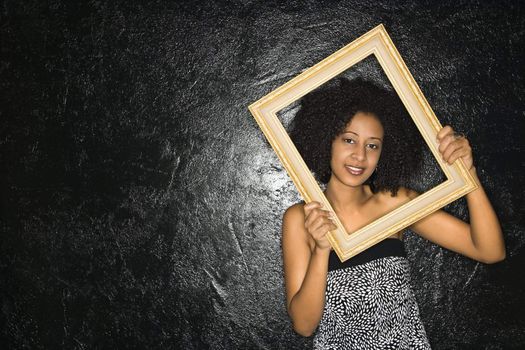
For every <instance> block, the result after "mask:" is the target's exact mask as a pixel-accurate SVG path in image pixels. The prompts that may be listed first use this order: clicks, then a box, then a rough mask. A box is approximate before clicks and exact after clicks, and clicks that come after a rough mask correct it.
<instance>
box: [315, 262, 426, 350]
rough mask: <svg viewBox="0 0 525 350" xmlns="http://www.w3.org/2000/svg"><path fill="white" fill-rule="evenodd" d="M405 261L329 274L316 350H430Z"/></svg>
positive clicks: (344, 269) (368, 264)
mask: <svg viewBox="0 0 525 350" xmlns="http://www.w3.org/2000/svg"><path fill="white" fill-rule="evenodd" d="M409 269H410V267H409V263H408V260H407V259H406V258H405V257H403V256H386V257H381V258H378V259H374V260H372V261H369V262H366V263H364V264H359V265H355V266H350V267H345V268H341V269H337V270H333V271H329V272H328V281H327V287H326V297H325V298H326V301H325V309H324V313H323V317H322V319H321V322H320V324H319V327H318V329H317V333H316V335H315V337H314V349H359V350H368V349H370V350H372V349H373V350H378V349H430V344H429V342H428V339H427V336H426V333H425V329H424V327H423V324H422V323H421V319H420V317H419V309H418V306H417V302H416V299H415V296H414V293H413V291H412V288H411V287H410V270H409Z"/></svg>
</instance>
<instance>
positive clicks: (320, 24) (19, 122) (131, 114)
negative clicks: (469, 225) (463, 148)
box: [0, 0, 525, 349]
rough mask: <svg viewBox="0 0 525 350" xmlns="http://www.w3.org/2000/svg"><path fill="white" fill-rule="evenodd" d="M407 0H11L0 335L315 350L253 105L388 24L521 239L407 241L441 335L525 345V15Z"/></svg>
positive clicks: (13, 340) (287, 193) (4, 97)
mask: <svg viewBox="0 0 525 350" xmlns="http://www.w3.org/2000/svg"><path fill="white" fill-rule="evenodd" d="M395 3H397V4H394V2H391V1H380V2H375V1H369V2H363V1H324V2H314V1H304V2H299V1H283V2H273V1H272V2H270V1H263V0H261V1H224V2H214V1H209V2H208V1H206V2H205V1H203V2H202V3H197V2H196V3H193V4H191V3H189V2H184V1H180V2H179V3H172V2H169V1H154V2H150V3H149V4H148V5H137V4H131V3H130V2H128V1H111V2H110V1H83V2H76V3H75V2H72V1H66V0H54V1H43V0H32V1H31V0H26V1H14V0H12V1H4V2H2V4H1V7H0V13H1V18H0V35H1V38H0V41H1V55H0V99H1V100H0V101H1V104H0V107H1V108H0V113H1V114H0V119H1V124H0V125H1V129H0V130H1V131H0V157H1V158H0V161H1V193H0V196H1V226H0V227H1V245H0V254H1V257H0V269H1V277H0V278H1V279H0V292H1V303H2V304H1V311H0V322H1V323H0V324H1V343H0V347H2V348H16V349H19V348H31V349H39V348H49V349H58V348H66V349H75V348H76V349H87V348H167V349H170V348H171V349H178V348H185V349H206V348H213V349H220V348H260V349H273V348H282V349H294V348H295V349H299V348H309V347H310V340H309V339H302V338H301V337H299V336H297V335H294V333H293V332H292V330H291V327H290V324H289V321H288V319H287V316H286V312H285V306H284V300H285V298H284V290H283V279H282V270H281V268H282V266H281V252H280V218H281V216H282V214H283V212H284V210H285V209H286V207H287V206H288V205H290V204H292V203H293V202H295V201H298V200H299V197H298V194H297V192H296V190H295V188H294V187H293V184H292V183H291V181H290V179H289V178H288V176H287V175H286V173H285V172H284V170H283V168H282V167H281V165H280V164H279V162H278V159H277V157H276V156H275V155H274V153H273V151H272V150H271V149H270V148H269V146H268V145H267V143H266V141H265V140H264V137H263V136H262V133H261V131H260V130H259V129H258V127H257V125H256V123H255V121H254V120H253V118H252V117H251V115H250V114H249V112H248V110H247V106H248V105H249V104H250V103H251V102H253V101H255V100H257V99H258V98H260V97H262V96H264V95H265V94H266V93H268V92H270V91H271V90H273V89H274V88H276V87H278V86H280V85H281V84H283V83H284V82H286V81H288V80H289V79H291V78H293V77H294V76H296V75H297V74H299V73H300V72H301V71H303V70H304V69H306V68H308V67H310V66H311V65H313V64H315V63H316V62H318V61H319V60H321V59H322V58H324V57H326V56H327V55H329V54H331V53H332V52H334V51H335V50H337V49H339V48H340V47H342V46H344V45H345V44H347V43H349V42H350V41H352V40H353V39H355V38H357V37H358V36H360V35H361V34H363V33H365V32H366V31H368V30H369V29H371V28H373V27H374V26H376V25H377V24H379V23H383V24H384V25H385V26H386V28H387V30H388V31H389V33H390V35H391V37H392V39H393V41H394V43H395V44H396V46H397V48H398V50H399V51H400V53H401V55H402V56H403V58H404V59H405V61H406V63H407V65H408V67H409V69H410V70H411V71H412V73H413V75H414V76H415V79H416V81H417V82H418V83H419V84H420V87H421V89H422V91H423V93H424V94H425V95H426V97H427V98H428V100H429V102H430V104H431V106H432V107H433V108H434V110H435V111H436V113H437V115H438V117H439V118H440V120H441V121H442V122H443V123H450V124H452V125H453V126H454V127H455V128H456V129H458V130H460V131H464V132H465V133H466V134H467V136H468V137H469V139H470V140H471V143H472V144H473V145H474V150H475V157H476V162H477V165H478V168H479V169H481V170H482V174H481V179H482V181H483V182H484V183H485V185H486V188H487V191H488V193H489V195H490V197H491V198H492V200H493V203H494V205H495V207H496V209H497V211H498V213H499V216H500V218H501V221H502V225H503V229H504V234H505V238H506V242H507V248H508V258H507V260H506V261H505V262H503V263H500V264H497V265H491V266H485V265H483V264H479V263H476V262H474V261H471V260H469V259H467V258H464V257H461V256H458V255H456V254H454V253H451V252H448V251H445V250H443V249H441V248H439V247H436V246H434V245H432V244H430V243H428V242H426V241H424V240H422V239H420V238H418V237H416V236H414V235H408V237H407V243H406V245H407V249H408V250H409V257H410V259H411V261H412V272H413V286H414V289H415V291H416V294H417V297H418V300H419V303H420V309H421V314H422V317H423V320H424V323H425V326H426V329H427V332H428V335H429V337H430V339H431V342H432V344H433V347H434V348H435V349H453V348H457V349H464V348H469V347H471V348H476V349H483V348H486V349H500V348H520V347H523V346H525V331H524V329H525V321H524V317H523V315H524V314H525V301H524V299H523V295H524V292H525V290H524V287H523V285H522V284H521V281H522V277H523V269H524V268H525V261H524V260H525V251H524V245H525V237H524V228H525V222H524V217H525V215H524V214H525V213H524V210H523V188H524V187H523V186H524V177H523V171H524V160H523V151H524V147H523V146H524V141H523V140H524V136H525V135H524V130H525V125H524V124H525V123H524V105H525V104H524V97H523V91H524V89H523V64H524V62H523V48H524V34H523V33H524V30H525V23H524V18H525V16H524V6H523V4H522V3H520V2H519V1H493V2H485V1H480V2H469V3H467V2H463V1H453V2H447V3H441V4H440V5H436V4H435V3H434V2H432V1H426V2H395ZM436 3H437V2H436ZM448 210H449V211H451V212H453V213H455V214H456V215H458V216H460V217H465V203H464V201H461V200H460V201H458V202H456V203H454V204H452V205H450V206H449V207H448Z"/></svg>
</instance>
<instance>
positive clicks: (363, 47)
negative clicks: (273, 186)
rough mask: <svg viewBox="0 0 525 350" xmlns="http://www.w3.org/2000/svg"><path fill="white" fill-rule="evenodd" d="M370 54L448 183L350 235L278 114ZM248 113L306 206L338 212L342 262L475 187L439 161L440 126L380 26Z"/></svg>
mask: <svg viewBox="0 0 525 350" xmlns="http://www.w3.org/2000/svg"><path fill="white" fill-rule="evenodd" d="M370 55H374V56H375V58H376V59H377V61H378V62H379V64H380V65H381V68H382V69H383V71H384V72H385V74H386V76H387V77H388V79H389V81H390V83H391V84H392V86H393V87H394V89H395V91H396V93H397V94H398V96H399V98H400V99H401V101H402V102H403V104H404V106H405V107H406V109H407V111H408V113H409V114H410V116H411V117H412V119H413V121H414V123H415V124H416V126H417V128H418V130H419V132H420V133H421V135H422V136H423V138H424V140H425V142H426V144H427V145H428V147H429V149H430V151H431V152H432V154H433V155H434V157H435V159H436V162H437V163H438V164H439V166H440V168H441V170H442V171H443V173H444V174H445V176H446V180H445V181H444V182H442V183H441V184H439V185H438V186H436V187H434V188H432V189H430V190H429V191H427V192H424V193H422V194H421V195H419V196H418V197H416V198H415V199H413V200H411V201H409V202H408V203H405V204H404V205H402V206H401V207H399V208H396V209H394V210H393V211H391V212H389V213H387V214H386V215H384V216H382V217H380V218H379V219H377V220H375V221H373V222H371V223H369V224H367V225H366V226H364V227H362V228H361V229H359V230H357V231H355V232H353V233H351V234H348V233H347V232H346V231H345V228H344V226H343V224H342V223H341V221H340V220H339V219H338V218H337V216H336V215H335V212H334V210H333V208H332V207H331V205H330V203H329V202H328V200H327V199H326V197H325V196H324V194H323V192H322V190H321V188H320V187H319V185H318V184H317V182H316V180H315V178H314V177H313V175H312V174H311V172H310V170H309V169H308V167H307V166H306V164H305V162H304V160H303V159H302V157H301V155H300V154H299V152H298V151H297V149H296V147H295V146H294V144H293V142H292V141H291V139H290V137H289V136H288V134H287V132H286V130H285V129H284V127H283V125H282V124H281V122H280V121H279V119H278V117H277V112H278V111H280V110H282V109H283V108H284V107H286V106H288V105H289V104H290V103H292V102H294V101H297V100H299V99H301V98H302V97H303V96H304V95H306V94H307V93H309V92H310V91H312V90H314V89H315V88H317V87H319V86H320V85H322V84H324V83H325V82H327V81H329V80H330V79H332V78H334V77H336V76H337V75H338V74H340V73H341V72H343V71H345V70H346V69H348V68H350V67H352V66H353V65H355V64H357V63H358V62H360V61H362V60H364V59H365V58H366V57H369V56H370ZM249 110H250V112H251V113H252V115H253V116H254V117H255V119H256V120H257V123H258V125H259V126H260V128H261V129H262V131H263V133H264V135H265V136H266V138H267V139H268V141H269V143H270V145H271V146H272V148H273V149H274V151H275V153H276V154H277V156H278V157H279V159H280V160H281V162H282V164H283V165H284V167H285V169H286V171H287V172H288V174H289V175H290V177H291V178H292V180H293V182H294V184H295V186H296V187H297V189H298V191H299V193H300V194H301V196H302V197H303V198H304V200H305V202H306V203H308V202H311V201H318V202H320V203H321V204H322V205H323V206H324V208H325V209H327V210H330V211H331V212H333V213H334V216H335V218H336V219H335V221H336V225H337V229H336V230H334V231H331V232H330V233H329V234H328V239H329V241H330V243H331V245H332V247H333V248H334V250H335V251H336V253H337V255H338V256H339V258H340V259H341V261H345V260H347V259H349V258H351V257H352V256H354V255H356V254H358V253H360V252H362V251H364V250H366V249H367V248H369V247H371V246H372V245H374V244H376V243H378V242H380V241H381V240H383V239H385V238H387V237H389V236H390V235H392V234H393V233H395V232H398V231H400V230H402V229H403V228H406V227H407V226H409V225H411V224H413V223H414V222H416V221H418V220H420V219H421V218H423V217H424V216H426V215H428V214H431V213H432V212H434V211H436V210H438V209H440V208H442V207H443V206H445V205H447V204H448V203H450V202H452V201H454V200H456V199H458V198H460V197H461V196H463V195H465V194H467V193H468V192H470V191H472V190H474V189H476V188H477V185H476V183H475V181H474V179H473V177H472V175H471V174H470V173H469V172H468V170H467V169H466V167H465V165H464V164H463V162H462V161H461V159H459V160H458V161H456V162H454V164H452V165H448V164H447V163H445V162H444V161H443V160H442V159H441V156H440V154H439V150H438V144H437V141H436V135H437V132H438V131H439V130H440V129H441V128H442V126H441V124H440V123H439V121H438V119H437V118H436V116H435V114H434V112H433V111H432V109H431V108H430V105H429V104H428V102H427V100H426V99H425V97H424V96H423V94H422V92H421V90H420V89H419V87H418V86H417V84H416V82H415V80H414V78H413V77H412V75H411V74H410V72H409V71H408V69H407V67H406V65H405V63H404V62H403V59H402V58H401V56H400V55H399V53H398V51H397V49H396V48H395V46H394V44H393V43H392V40H391V39H390V37H389V36H388V34H387V32H386V30H385V28H384V26H383V25H382V24H381V25H379V26H377V27H375V28H374V29H372V30H371V31H369V32H368V33H366V34H364V35H363V36H361V37H360V38H358V39H356V40H355V41H353V42H352V43H350V44H348V45H347V46H345V47H343V48H342V49H340V50H338V51H337V52H335V53H333V54H332V55H330V56H329V57H327V58H325V59H324V60H322V61H321V62H319V63H317V64H316V65H314V66H313V67H311V68H309V69H308V70H306V71H304V72H303V73H301V74H300V75H299V76H297V77H295V78H294V79H292V80H290V81H289V82H287V83H286V84H284V85H282V86H281V87H279V88H277V89H276V90H274V91H272V92H271V93H269V94H268V95H266V96H264V97H263V98H261V99H260V100H258V101H257V102H254V103H253V104H251V105H250V106H249Z"/></svg>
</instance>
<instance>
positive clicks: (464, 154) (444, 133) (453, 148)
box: [437, 125, 473, 169]
mask: <svg viewBox="0 0 525 350" xmlns="http://www.w3.org/2000/svg"><path fill="white" fill-rule="evenodd" d="M437 138H438V142H439V147H438V149H439V152H440V153H441V157H442V158H443V160H444V161H445V162H447V163H448V164H452V163H454V162H455V161H456V160H458V159H459V158H462V159H463V162H464V163H465V165H466V166H467V168H468V169H470V168H472V165H473V161H472V148H471V147H470V144H469V142H468V140H467V139H466V138H465V137H464V136H460V135H458V134H457V133H455V132H454V130H453V129H452V128H451V127H450V126H448V125H447V126H445V127H444V128H443V129H441V130H440V131H439V132H438V137H437Z"/></svg>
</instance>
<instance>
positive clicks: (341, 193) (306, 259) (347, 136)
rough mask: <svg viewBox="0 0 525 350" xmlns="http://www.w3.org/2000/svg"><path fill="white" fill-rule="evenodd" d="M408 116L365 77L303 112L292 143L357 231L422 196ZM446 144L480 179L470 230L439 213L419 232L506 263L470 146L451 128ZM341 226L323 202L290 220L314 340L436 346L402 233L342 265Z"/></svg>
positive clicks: (299, 286)
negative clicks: (413, 284)
mask: <svg viewBox="0 0 525 350" xmlns="http://www.w3.org/2000/svg"><path fill="white" fill-rule="evenodd" d="M321 101H322V102H321ZM402 113H403V109H402V106H401V105H400V104H399V102H398V100H397V99H396V97H395V95H394V94H392V93H390V92H388V91H386V90H384V89H381V88H379V87H377V86H376V85H374V84H371V83H368V82H365V81H362V80H354V81H348V80H339V82H338V85H337V86H335V87H329V88H325V89H322V90H320V91H317V92H314V93H312V94H310V96H309V97H307V98H306V99H305V100H303V102H302V107H301V110H300V111H299V112H298V113H297V116H296V118H295V120H294V125H293V126H292V128H293V131H292V133H291V136H292V138H293V139H294V141H295V143H296V145H297V146H298V149H299V151H300V152H301V154H303V158H305V161H306V163H307V164H308V165H309V167H310V169H311V170H312V171H313V172H314V174H315V175H316V176H317V177H318V179H319V180H320V181H321V182H323V183H325V184H326V190H325V195H326V198H327V199H328V201H329V202H330V204H331V206H332V208H333V209H334V210H335V212H336V214H337V216H338V217H339V219H340V220H341V222H342V223H343V225H344V226H345V228H346V230H347V231H348V232H353V231H355V230H357V229H358V228H360V227H363V226H364V225H366V224H367V223H369V222H372V221H373V220H375V219H377V218H379V217H381V216H383V215H384V214H386V213H388V212H390V211H391V210H393V209H395V208H397V207H399V206H400V205H402V204H404V203H406V202H408V201H410V200H411V199H413V198H415V197H416V196H417V195H418V194H417V193H416V192H415V191H412V190H410V189H409V188H408V187H406V186H407V185H406V184H407V183H409V182H410V181H409V178H410V176H411V175H412V174H413V173H414V169H416V168H417V166H418V164H419V163H420V156H421V153H420V151H421V148H422V147H421V145H417V144H416V143H415V141H414V140H417V137H413V136H414V135H403V134H402V133H407V132H408V133H410V132H412V133H414V128H413V127H410V125H409V124H406V123H405V124H404V121H405V120H409V118H408V117H403V116H401V114H402ZM316 122H319V123H321V124H320V125H315V123H316ZM409 122H410V121H409ZM410 128H412V129H410ZM410 130H412V131H410ZM312 132H315V133H316V136H317V135H319V134H320V136H319V137H312V136H311V135H312ZM437 137H438V142H439V151H440V152H441V155H442V157H443V159H444V160H445V161H446V162H448V163H449V164H452V163H453V162H454V161H456V160H457V159H459V158H461V159H462V160H463V162H464V163H465V165H466V167H467V168H468V169H469V171H470V172H471V174H472V175H473V176H474V178H475V179H476V181H477V182H478V186H479V188H478V189H476V190H475V191H473V192H471V193H469V194H468V195H467V196H466V197H467V203H468V209H469V213H470V225H469V224H467V223H465V222H463V221H462V220H460V219H457V218H455V217H454V216H452V215H449V214H447V213H445V212H444V211H437V212H435V213H433V214H431V215H429V216H427V217H426V218H424V219H422V220H420V221H418V222H417V223H415V224H413V225H412V226H410V229H411V230H412V231H414V232H416V233H418V234H419V235H421V236H422V237H424V238H426V239H428V240H430V241H432V242H434V243H436V244H438V245H440V246H441V247H444V248H446V249H449V250H452V251H455V252H457V253H460V254H463V255H465V256H467V257H470V258H472V259H475V260H478V261H481V262H484V263H494V262H498V261H501V260H502V259H504V257H505V248H504V242H503V237H502V233H501V228H500V225H499V222H498V219H497V217H496V215H495V213H494V210H493V209H492V206H491V204H490V202H489V200H488V198H487V196H486V194H485V192H484V190H483V188H482V187H481V184H479V180H478V178H477V176H476V169H475V167H474V165H473V160H472V152H471V148H470V146H469V143H468V141H467V140H466V139H465V138H464V137H458V136H457V135H456V134H455V133H454V131H453V130H452V128H451V127H449V126H447V127H444V128H443V129H442V130H441V131H439V133H438V135H437ZM315 141H318V142H319V143H320V144H313V143H315ZM410 142H412V144H411V143H410ZM335 228H336V226H335V224H334V223H333V221H332V217H331V216H330V213H329V212H328V211H326V210H324V209H323V208H322V207H321V205H320V204H319V203H317V202H311V203H308V204H306V205H305V204H303V203H299V204H295V205H293V206H291V207H290V208H288V210H287V211H286V212H285V214H284V217H283V237H282V248H283V259H284V275H285V284H286V296H287V308H288V313H289V315H290V318H291V320H292V322H293V327H294V329H295V330H296V332H297V333H299V334H301V335H303V336H310V335H312V334H314V332H315V331H316V330H317V332H315V338H314V347H315V348H319V349H384V348H392V349H400V348H401V349H402V348H410V349H414V348H420V349H428V348H430V346H429V343H428V340H427V337H426V334H425V330H424V328H423V325H422V323H421V320H420V318H419V311H418V307H417V304H416V302H415V298H414V294H413V292H412V290H411V288H410V283H409V282H410V281H409V268H408V264H407V260H406V257H405V253H404V248H403V245H402V236H403V234H402V232H398V233H396V234H394V235H392V236H391V237H389V239H386V240H384V241H383V242H380V243H378V244H377V245H375V246H373V247H371V248H369V249H368V250H367V251H365V252H363V253H361V254H359V255H357V256H356V257H354V258H352V259H349V260H347V261H346V262H345V263H341V262H340V261H339V260H338V258H337V256H336V255H335V253H334V252H333V251H332V250H331V246H330V244H329V242H328V240H327V237H326V234H327V233H328V232H329V231H331V230H334V229H335Z"/></svg>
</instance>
